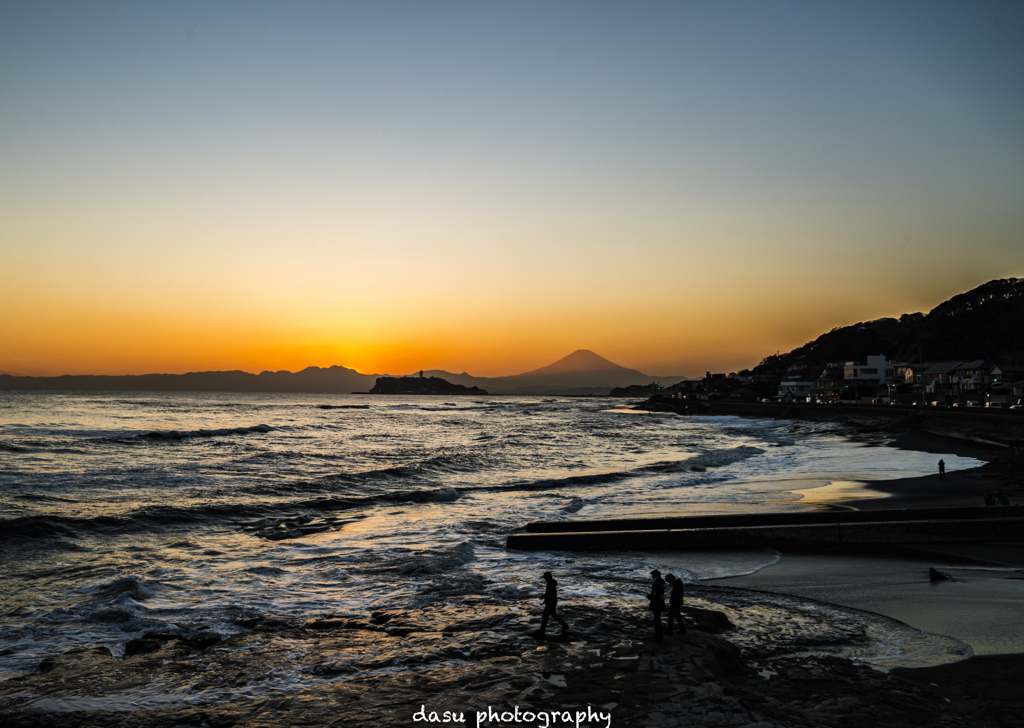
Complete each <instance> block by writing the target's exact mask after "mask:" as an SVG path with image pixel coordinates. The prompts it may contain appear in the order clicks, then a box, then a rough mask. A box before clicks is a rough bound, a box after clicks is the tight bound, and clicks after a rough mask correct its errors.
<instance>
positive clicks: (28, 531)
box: [0, 504, 271, 543]
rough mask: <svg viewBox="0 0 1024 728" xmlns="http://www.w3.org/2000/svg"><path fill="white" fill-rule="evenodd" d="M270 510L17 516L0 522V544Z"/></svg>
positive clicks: (126, 531)
mask: <svg viewBox="0 0 1024 728" xmlns="http://www.w3.org/2000/svg"><path fill="white" fill-rule="evenodd" d="M270 510H271V507H267V506H263V505H258V504H247V505H241V504H236V505H216V504H214V505H203V506H192V507H189V506H147V507H145V508H140V509H138V510H136V511H132V512H131V513H127V514H124V515H119V516H93V517H72V516H51V515H37V516H19V517H17V518H8V519H0V543H3V542H11V541H22V540H24V541H35V540H41V539H74V538H82V537H89V536H106V537H109V536H120V535H130V534H136V533H152V532H153V531H156V530H160V529H164V528H168V527H172V528H173V527H175V526H185V527H187V528H192V527H194V526H196V525H197V524H198V523H202V522H204V521H206V522H222V521H228V522H231V521H241V520H245V519H251V518H253V517H257V516H266V515H267V514H268V513H269V512H270Z"/></svg>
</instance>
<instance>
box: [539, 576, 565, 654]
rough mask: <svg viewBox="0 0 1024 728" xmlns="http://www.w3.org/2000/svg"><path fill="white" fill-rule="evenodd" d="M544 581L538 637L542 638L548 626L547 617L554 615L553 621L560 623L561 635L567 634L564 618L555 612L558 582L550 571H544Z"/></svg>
mask: <svg viewBox="0 0 1024 728" xmlns="http://www.w3.org/2000/svg"><path fill="white" fill-rule="evenodd" d="M544 581H545V582H547V586H546V587H545V589H544V613H543V614H542V615H541V617H540V637H541V639H544V631H545V630H546V629H547V628H548V617H554V619H555V621H556V622H558V623H559V624H560V625H562V636H563V637H564V636H565V635H567V634H569V625H568V624H566V623H565V620H564V619H562V618H561V617H559V616H558V615H557V614H556V613H555V607H556V606H557V605H558V582H557V581H555V580H554V578H553V577H552V576H551V572H550V571H545V572H544Z"/></svg>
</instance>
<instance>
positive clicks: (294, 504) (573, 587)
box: [0, 394, 1024, 728]
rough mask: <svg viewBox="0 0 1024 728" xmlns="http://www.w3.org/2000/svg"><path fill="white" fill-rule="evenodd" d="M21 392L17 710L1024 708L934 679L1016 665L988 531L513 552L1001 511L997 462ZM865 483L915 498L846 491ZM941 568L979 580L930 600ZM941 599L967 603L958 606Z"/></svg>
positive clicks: (660, 428) (610, 421)
mask: <svg viewBox="0 0 1024 728" xmlns="http://www.w3.org/2000/svg"><path fill="white" fill-rule="evenodd" d="M17 397H20V398H22V399H15V401H14V407H13V408H10V409H14V410H15V412H16V413H19V414H17V416H18V417H19V421H18V423H17V424H16V425H15V426H8V427H7V429H6V430H5V431H4V433H3V434H4V437H3V438H0V445H2V446H3V447H4V448H5V451H6V452H7V453H8V454H9V462H12V463H14V464H15V465H14V466H12V468H11V469H9V470H8V471H7V472H5V473H4V474H2V475H0V477H3V478H4V479H5V481H4V482H5V486H6V490H5V495H4V498H3V500H2V502H0V509H2V515H3V516H4V517H5V519H6V520H5V522H4V529H3V535H2V539H3V545H4V548H5V552H4V553H5V557H7V560H6V561H5V562H4V564H3V568H4V576H5V580H6V581H7V583H10V584H12V585H14V587H15V588H14V589H12V590H11V591H10V592H8V593H7V594H6V595H5V596H4V597H3V599H4V600H6V601H5V602H4V611H3V614H2V615H0V617H2V619H0V630H2V633H3V639H4V648H3V649H2V650H0V668H2V670H3V675H2V676H0V677H2V678H3V679H0V715H2V716H3V718H4V724H5V725H11V726H68V727H69V728H70V727H71V726H95V727H97V728H98V727H100V726H171V725H188V724H192V725H202V724H203V723H205V724H206V725H208V726H221V725H223V726H231V725H247V726H248V725H267V726H277V725H339V726H343V725H351V726H363V725H367V726H369V725H426V724H427V723H431V722H434V721H430V720H428V719H427V718H429V713H430V712H437V713H438V718H439V719H440V718H443V717H444V711H446V710H447V711H449V712H450V713H455V712H459V711H461V712H463V713H466V714H467V715H468V714H469V713H468V711H472V712H473V716H474V717H473V720H475V712H476V711H477V710H485V711H486V710H488V709H489V708H491V707H493V708H494V709H495V710H497V711H498V712H497V714H496V717H495V718H494V719H493V720H488V721H485V722H484V723H482V724H490V725H527V724H529V725H541V724H542V719H541V718H539V717H538V716H539V715H540V714H541V713H544V712H545V711H547V712H548V713H547V715H548V717H547V718H546V719H545V720H549V719H551V715H550V713H551V712H559V720H560V721H561V722H562V723H564V722H566V721H562V718H564V712H565V711H572V712H573V716H575V711H577V710H580V709H582V710H583V711H584V719H582V722H580V723H579V725H591V726H595V725H604V724H605V722H602V720H603V719H601V720H599V719H597V718H590V717H588V716H589V714H587V713H586V711H587V710H588V709H589V708H592V709H593V710H594V711H597V712H603V713H604V714H605V715H607V716H608V718H607V720H608V721H610V722H611V724H613V725H666V726H678V725H748V726H749V725H755V726H760V728H764V726H816V725H833V724H834V725H892V726H897V725H907V724H912V723H913V722H914V721H915V720H916V719H918V718H920V719H921V721H922V722H925V721H926V720H927V721H931V722H936V723H939V724H942V721H945V722H946V723H948V724H949V725H979V726H980V725H1014V723H1012V722H1007V721H1012V720H1014V719H1016V718H1012V717H1006V716H1002V717H998V716H1001V714H1000V713H999V711H1000V710H1002V708H1001V707H1000V705H1002V703H1001V702H1000V701H1001V700H1002V696H1001V695H997V694H993V695H991V696H987V695H984V694H983V695H981V696H980V697H978V698H971V699H970V700H971V701H974V702H969V703H963V702H962V701H963V700H965V699H964V698H963V696H962V695H961V696H960V697H959V698H956V700H959V701H961V703H957V704H956V705H960V706H961V707H962V709H961V708H957V707H956V705H954V704H952V703H950V702H947V699H949V700H952V699H953V698H954V697H955V696H953V695H951V694H949V693H948V692H944V690H943V688H942V687H941V686H943V685H944V682H943V681H942V680H928V681H927V682H921V680H923V678H920V679H919V677H920V676H922V675H929V674H931V673H927V672H925V671H923V670H922V669H920V667H919V666H920V665H922V664H928V665H938V666H940V667H930V668H925V670H927V669H932V670H944V671H946V672H944V673H943V675H947V673H948V674H949V675H953V676H960V677H955V680H954V678H951V677H944V680H945V681H946V682H950V681H953V682H955V681H960V682H957V683H956V684H957V685H960V684H961V683H962V685H963V689H962V690H961V689H960V688H959V687H958V688H957V689H956V690H958V691H959V692H963V693H964V694H968V693H969V692H970V688H969V684H970V680H971V679H973V678H971V675H976V674H980V673H978V671H979V670H982V672H983V670H984V669H985V668H983V667H978V666H979V665H982V666H984V665H985V664H987V662H986V661H989V660H1000V661H1002V662H1001V663H1000V664H1011V665H1012V664H1015V663H1013V662H1012V661H1013V659H1014V655H1015V654H1016V652H1019V651H1020V650H1019V647H1017V646H1016V645H1017V644H1018V642H1019V635H1018V633H1017V632H1014V631H1013V630H1012V629H1009V628H1006V627H1005V626H1004V627H1003V628H1000V624H999V623H1000V621H1002V622H1004V623H1005V622H1006V621H1009V620H1010V617H1009V616H1008V615H1009V614H1010V612H1011V611H1012V608H1013V604H1014V600H1015V599H1016V592H1014V591H1013V589H1014V588H1015V587H1016V585H1017V584H1020V583H1024V582H1019V581H1014V580H1013V579H1007V578H1002V576H1006V575H1007V574H1008V572H1006V571H1001V572H1000V574H1001V576H1000V577H998V578H989V576H988V575H987V576H985V577H984V578H981V577H979V576H978V575H977V574H976V573H975V572H976V571H977V570H978V569H979V568H988V566H990V565H991V563H992V562H993V561H999V559H997V558H995V556H993V554H992V553H989V552H987V551H985V549H984V547H977V548H976V547H974V546H970V547H968V546H961V547H960V549H961V550H960V552H957V554H956V555H955V558H954V556H953V555H949V556H948V558H943V559H937V557H934V556H933V554H934V552H932V553H929V554H927V555H926V556H924V557H920V558H919V556H918V555H916V554H915V553H913V552H912V551H911V550H909V549H908V550H907V551H906V553H901V554H900V555H899V557H898V558H895V557H894V556H893V555H886V556H885V557H880V556H878V555H873V554H855V555H851V554H843V555H833V556H822V557H814V556H812V555H806V554H803V555H800V554H787V553H782V554H779V553H776V552H770V551H767V550H754V551H749V552H737V553H726V552H722V553H704V554H696V553H694V554H668V553H643V552H636V551H632V552H631V551H622V552H613V553H595V554H568V553H554V552H548V553H536V554H531V553H522V552H512V551H508V550H506V549H505V548H504V536H505V535H506V534H508V533H512V532H514V531H516V530H518V529H522V527H523V525H524V524H525V523H526V522H527V521H531V520H540V519H544V518H549V519H550V518H555V519H556V520H572V519H585V518H594V517H598V518H600V517H604V518H608V517H617V516H629V517H633V516H640V517H644V516H646V514H649V513H662V514H665V513H669V514H671V513H672V512H673V511H671V510H668V509H671V508H673V507H675V508H678V509H679V510H678V511H676V512H678V513H681V514H686V513H725V514H728V513H743V512H754V513H761V512H767V511H769V510H774V509H781V510H782V511H786V512H791V513H792V512H796V511H801V510H806V509H807V508H808V504H809V503H810V501H811V500H818V501H820V502H819V503H815V504H812V505H811V506H810V507H813V508H837V507H838V508H848V507H856V508H864V507H866V506H867V504H874V503H879V502H886V501H888V502H893V501H894V500H895V499H897V498H900V497H902V498H905V499H906V500H907V502H908V503H910V502H912V503H914V504H915V506H925V505H928V504H931V503H937V504H942V503H944V502H946V501H943V500H942V499H943V498H946V499H947V501H948V500H952V501H955V502H957V503H962V504H963V505H968V504H972V503H974V504H976V503H977V499H976V497H975V491H977V490H978V489H979V488H987V487H990V486H991V485H993V484H995V483H997V482H1008V483H1011V486H1012V477H1011V480H1009V481H1007V480H1006V478H1004V477H1003V475H1002V474H1003V473H1004V471H1003V470H1000V468H1003V467H1004V466H1003V465H1000V463H1001V462H1002V461H1001V460H999V457H998V456H999V454H1000V453H999V451H989V450H984V451H983V450H977V449H972V448H974V447H975V446H974V445H973V444H970V445H968V444H965V443H962V442H959V441H948V442H947V441H946V440H945V439H944V438H942V439H939V438H934V439H932V438H930V436H929V437H923V438H922V442H924V444H923V445H920V444H919V443H918V444H919V446H918V447H917V448H916V449H913V450H911V449H909V448H910V447H911V445H913V444H915V443H914V442H911V441H907V440H904V441H903V442H902V443H898V444H899V447H905V448H907V449H899V447H897V448H893V447H891V446H890V445H889V444H887V442H888V440H889V439H890V437H889V435H887V434H885V433H881V434H878V435H877V436H870V435H869V434H865V433H863V432H861V433H858V432H856V431H852V430H850V429H849V428H847V427H845V426H838V427H837V426H833V425H830V424H828V423H825V424H822V423H810V424H806V423H800V422H790V421H771V420H741V419H738V418H735V417H710V418H701V417H694V418H686V417H679V416H676V415H665V416H648V415H641V416H637V414H636V413H629V412H621V411H618V410H609V409H608V406H607V405H606V404H604V403H602V402H598V401H586V400H564V401H556V400H550V401H549V400H538V399H514V398H490V399H487V400H479V401H466V402H462V401H460V402H458V403H454V402H453V403H445V402H437V400H427V399H416V398H410V399H407V400H398V401H390V402H388V403H387V404H382V405H375V406H374V407H371V408H370V409H346V408H344V407H342V406H341V405H343V404H344V403H345V400H343V399H342V400H341V401H340V403H339V399H338V398H336V397H330V398H328V397H323V398H321V399H315V398H314V399H312V400H308V399H307V400H295V399H294V398H284V397H268V396H252V397H242V396H237V395H218V396H206V395H204V396H202V397H200V396H185V395H182V396H166V395H159V396H149V395H140V396H137V397H126V396H125V395H124V394H111V395H103V396H99V395H96V394H84V395H74V396H68V395H39V396H38V397H34V398H33V397H29V396H27V395H21V394H19V395H17ZM51 404H52V407H60V408H61V412H62V413H64V414H63V415H62V416H63V417H64V418H65V419H66V420H68V424H67V425H66V426H64V429H63V430H58V431H54V430H53V425H52V424H51V422H52V418H51V417H49V416H48V415H46V414H45V413H46V412H47V409H46V407H45V406H41V405H51ZM18 407H23V409H22V410H18ZM10 409H9V410H8V411H10ZM37 411H38V412H42V413H43V414H42V415H40V416H41V417H46V418H47V419H46V420H45V421H44V422H42V423H41V424H40V426H38V427H37V426H35V425H33V424H32V423H31V422H28V419H29V418H30V417H31V416H33V413H35V412H37ZM75 417H78V419H79V420H80V421H75ZM26 422H27V424H26ZM112 422H116V425H114V426H112V425H111V424H110V423H112ZM931 447H934V448H935V449H934V450H931V449H929V448H931ZM933 452H934V453H941V454H942V455H943V456H945V457H946V459H947V462H948V463H949V464H950V478H949V480H948V481H944V482H943V483H942V484H941V485H942V488H948V490H947V491H944V492H939V491H941V490H942V489H941V488H938V487H936V483H937V482H938V481H936V480H935V479H934V478H933V477H932V476H930V475H927V473H928V472H929V471H930V469H931V468H932V467H933V462H934V461H933V458H932V456H931V453H933ZM922 453H923V454H922ZM936 459H937V458H936ZM984 460H989V461H991V462H989V463H988V464H986V465H984V466H982V467H980V468H977V467H974V466H975V465H976V464H977V463H978V462H980V461H984ZM112 463H113V465H112ZM1006 467H1009V466H1006ZM887 472H898V473H901V474H910V475H912V476H913V477H910V478H907V479H904V480H886V479H884V477H882V476H884V474H885V473H887ZM1009 472H1010V475H1011V476H1012V470H1011V471H1009ZM830 474H831V475H830ZM862 475H863V477H861V476H862ZM865 478H866V479H865ZM869 481H870V482H869ZM840 482H841V483H843V484H844V485H843V486H842V487H841V488H836V487H835V484H836V483H840ZM865 482H869V484H868V485H867V486H865V485H864V483H865ZM1012 487H1015V486H1012ZM795 490H799V491H800V493H794V491H795ZM866 490H872V491H874V492H875V493H879V494H881V493H891V494H892V495H890V497H888V498H881V499H872V498H867V499H865V498H858V499H856V500H854V501H848V502H840V501H839V500H836V499H839V498H843V497H845V496H848V495H849V494H850V493H853V492H856V493H857V494H859V495H864V494H865V492H866ZM815 491H818V493H817V494H816V496H812V494H814V492H815ZM1011 492H1012V493H1013V494H1014V495H1013V497H1014V498H1016V497H1017V496H1016V493H1017V491H1011ZM901 494H902V495H901ZM975 507H976V506H975ZM978 549H980V550H978ZM1007 553H1009V552H1007ZM1004 556H1005V555H1004ZM1014 559H1017V556H1015V555H1013V554H1009V556H1005V558H1003V559H1002V562H1001V564H1000V565H999V568H1000V569H1004V570H1005V569H1009V570H1011V571H1012V570H1013V569H1014V568H1016V566H1017V563H1016V562H1015V561H1014ZM928 566H937V567H940V568H944V569H945V570H947V571H949V572H950V573H951V575H952V576H953V577H954V579H955V581H951V582H946V583H943V584H938V585H935V586H934V588H933V585H931V584H930V582H928V581H927V567H928ZM883 567H884V568H883ZM651 568H661V569H662V570H663V571H668V570H669V569H674V570H675V571H676V573H677V574H679V575H680V576H681V577H682V578H683V579H684V581H685V582H686V584H687V602H686V604H687V609H688V612H687V619H688V624H689V632H688V633H687V635H685V636H679V635H674V636H673V637H671V638H669V639H668V640H666V641H665V642H656V641H653V640H652V639H651V637H652V636H653V635H652V631H651V624H650V613H649V612H647V611H646V601H645V599H644V595H645V594H646V593H647V590H648V589H649V583H650V582H649V577H648V576H647V573H648V572H649V571H650V569H651ZM545 570H551V571H553V572H555V573H556V575H557V578H558V579H559V580H560V581H561V592H560V596H561V601H560V605H559V610H560V613H561V614H562V615H563V616H564V617H565V618H566V619H567V620H568V622H569V623H570V625H571V626H572V631H571V633H570V634H569V635H568V637H567V638H566V639H559V638H557V635H555V638H554V639H549V640H545V641H540V640H538V639H537V637H536V635H535V634H534V633H535V631H536V630H537V628H538V626H539V621H540V597H541V595H542V588H541V586H540V585H539V582H540V579H539V575H540V573H541V572H543V571H545ZM842 574H845V575H846V576H845V577H844V578H839V575H842ZM939 589H945V591H943V592H941V593H942V594H943V595H946V596H947V597H952V598H946V599H945V601H944V602H942V604H941V605H939V604H937V603H936V600H935V598H934V595H935V594H936V593H940V592H938V591H937V590H939ZM999 589H1004V590H1008V591H1006V593H1000V592H999ZM1000 600H1003V601H1002V602H1001V601H1000ZM908 604H909V605H910V606H911V607H913V606H914V605H918V606H919V607H922V608H919V609H916V610H913V609H911V610H907V611H906V612H905V613H904V612H900V611H899V608H900V607H901V605H908ZM927 604H931V605H932V606H933V607H934V609H932V611H933V614H932V615H931V616H929V617H928V619H930V620H932V621H923V620H924V618H925V616H928V615H927V610H925V609H923V606H924V605H927ZM886 610H888V611H886ZM985 611H988V612H989V614H990V616H991V617H992V618H991V619H988V620H987V621H986V620H980V619H979V620H978V621H977V622H970V623H968V622H965V623H963V624H959V625H958V624H955V623H956V622H957V621H958V615H959V616H961V617H962V616H963V615H965V614H971V615H975V613H980V614H984V613H985ZM918 618H920V620H919V621H917V622H915V621H914V620H915V619H918ZM959 621H963V620H962V619H960V620H959ZM954 627H957V629H958V630H959V631H956V630H954V629H953V628H954ZM549 634H550V633H549ZM972 654H974V655H975V657H970V655H972ZM968 657H970V659H965V658H968ZM950 663H951V664H950ZM958 666H959V667H958ZM1013 669H1015V668H1013ZM972 671H974V672H972ZM931 683H936V684H937V685H939V686H940V687H939V688H936V687H934V686H932V685H931ZM979 700H980V701H982V702H984V703H985V705H986V706H987V707H986V710H990V711H992V714H993V715H997V719H992V720H989V718H988V717H986V715H987V714H986V715H982V714H981V713H979V712H978V710H976V709H975V708H976V707H977V704H978V701H979ZM986 701H987V702H986ZM499 706H502V708H503V709H502V710H498V708H499ZM609 706H610V707H609ZM951 706H952V707H951ZM971 706H974V708H971V710H968V708H969V707H971ZM424 708H430V709H431V710H428V712H427V714H426V716H425V717H424V718H423V719H422V720H418V719H417V718H416V716H417V711H418V710H420V709H424ZM435 708H436V710H434V709H435ZM516 708H518V709H519V710H520V713H519V714H517V713H516V712H515V710H516ZM510 711H511V712H510ZM523 711H526V712H532V713H533V714H534V720H533V722H532V723H529V722H527V721H525V720H522V719H520V718H517V717H516V716H517V715H520V716H521V715H522V714H523ZM972 711H973V712H972ZM506 712H510V713H509V718H508V720H505V719H504V718H503V717H502V714H503V713H506ZM486 715H490V714H486ZM979 716H981V717H979ZM1004 718H1005V719H1004ZM440 722H443V721H439V722H437V724H440ZM449 724H452V725H456V724H458V725H465V724H474V723H467V721H466V720H462V721H461V722H449Z"/></svg>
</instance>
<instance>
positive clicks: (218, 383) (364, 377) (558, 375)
mask: <svg viewBox="0 0 1024 728" xmlns="http://www.w3.org/2000/svg"><path fill="white" fill-rule="evenodd" d="M418 374H419V373H418V372H416V373H414V374H413V376H418ZM380 376H381V375H380V374H361V373H359V372H357V371H356V370H355V369H347V368H346V367H341V366H332V367H327V368H321V367H308V368H306V369H303V370H302V371H299V372H287V371H279V372H261V373H260V374H250V373H248V372H242V371H228V372H190V373H188V374H141V375H135V376H105V375H65V376H61V377H16V376H12V375H9V374H0V389H71V390H113V391H135V392H142V391H149V392H172V391H173V392H307V393H343V394H347V393H349V392H369V390H370V389H371V388H372V387H373V386H374V384H375V383H376V381H377V378H378V377H380ZM423 376H424V377H439V378H441V379H445V380H447V381H449V382H451V383H453V384H461V385H463V386H465V387H479V388H481V389H484V390H487V391H488V392H489V393H491V394H545V395H556V394H562V395H566V394H568V395H606V394H608V393H609V392H610V391H611V390H612V389H613V388H615V387H628V386H629V385H631V384H649V383H650V382H652V381H659V382H662V383H665V384H670V383H673V382H677V381H679V380H681V379H685V378H686V377H685V376H682V375H679V376H669V377H655V376H651V375H650V374H644V373H643V372H639V371H637V370H636V369H627V368H626V367H621V366H619V365H618V364H615V363H613V362H610V361H608V360H607V359H605V358H604V357H601V356H598V355H597V354H595V353H594V352H592V351H587V350H585V349H580V350H579V351H575V352H573V353H572V354H570V355H569V356H567V357H564V358H562V359H559V360H558V361H556V362H555V363H554V364H549V365H548V366H546V367H541V368H540V369H534V370H533V371H530V372H525V373H523V374H516V375H513V376H508V377H474V376H471V375H470V374H467V373H466V372H463V373H462V374H453V373H452V372H446V371H441V370H431V371H424V372H423Z"/></svg>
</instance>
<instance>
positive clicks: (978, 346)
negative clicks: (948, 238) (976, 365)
mask: <svg viewBox="0 0 1024 728" xmlns="http://www.w3.org/2000/svg"><path fill="white" fill-rule="evenodd" d="M869 354H885V355H886V357H887V358H888V359H890V360H895V361H905V362H910V363H917V362H919V361H925V362H935V361H972V360H975V359H982V360H986V361H990V362H993V363H1001V364H1009V363H1013V364H1024V279H1021V278H1003V279H999V280H993V281H989V282H988V283H984V284H982V285H980V286H978V287H977V288H975V289H973V290H970V291H967V292H966V293H961V294H959V295H956V296H953V297H952V298H950V299H949V300H948V301H944V302H943V303H940V304H939V305H938V306H936V307H935V308H933V309H932V310H931V311H930V312H928V313H926V314H925V313H907V314H903V315H902V316H900V317H899V318H898V319H896V318H881V319H876V320H874V321H863V322H860V323H856V324H853V325H852V326H843V327H840V328H835V329H832V330H831V331H829V332H828V333H827V334H822V335H821V336H819V337H818V338H817V339H815V340H814V341H811V342H808V343H807V344H804V345H803V346H801V347H799V348H797V349H794V350H793V351H790V352H788V353H786V354H776V355H774V356H769V357H767V358H765V359H764V360H763V361H762V362H761V363H760V364H759V365H758V366H756V367H754V370H753V373H754V374H755V375H759V376H762V377H769V378H781V377H784V376H798V377H804V378H813V377H815V376H817V375H819V374H820V373H821V371H822V370H823V369H824V368H825V365H826V364H827V363H829V362H841V361H855V360H857V361H860V360H863V359H864V357H865V356H867V355H869ZM1011 360H1012V362H1011Z"/></svg>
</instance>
